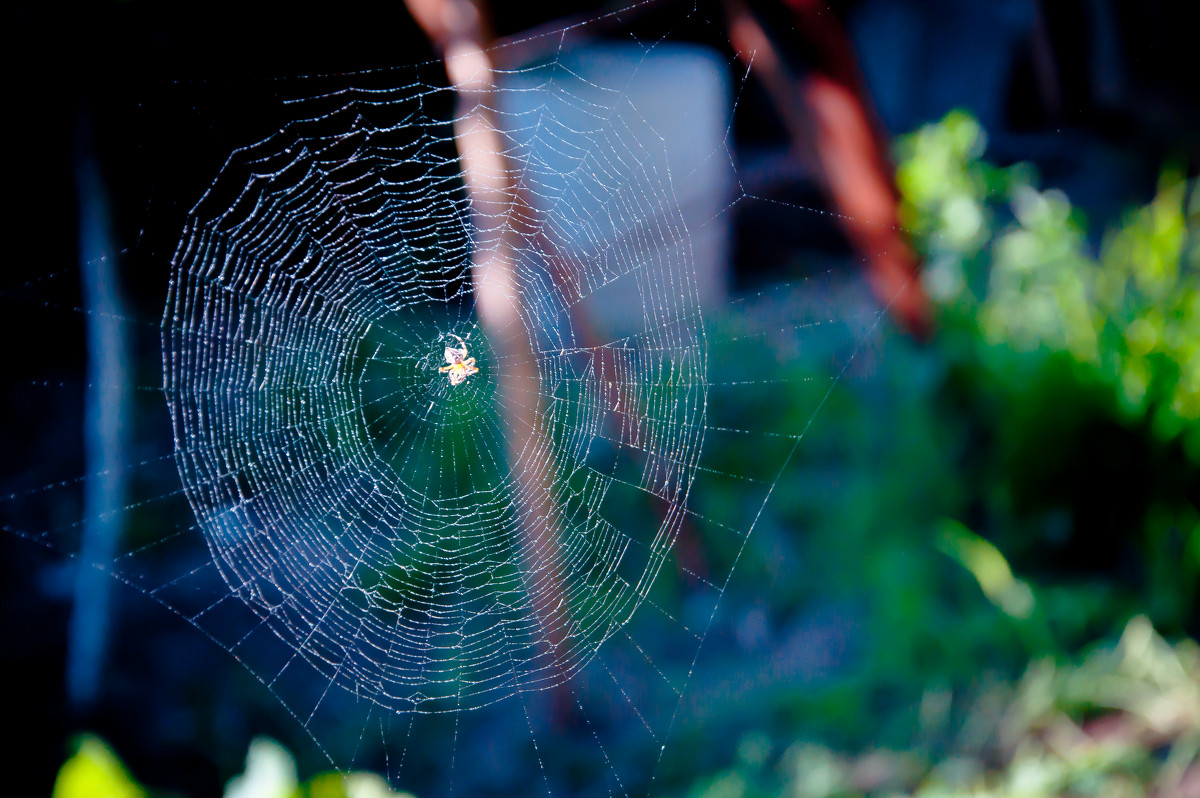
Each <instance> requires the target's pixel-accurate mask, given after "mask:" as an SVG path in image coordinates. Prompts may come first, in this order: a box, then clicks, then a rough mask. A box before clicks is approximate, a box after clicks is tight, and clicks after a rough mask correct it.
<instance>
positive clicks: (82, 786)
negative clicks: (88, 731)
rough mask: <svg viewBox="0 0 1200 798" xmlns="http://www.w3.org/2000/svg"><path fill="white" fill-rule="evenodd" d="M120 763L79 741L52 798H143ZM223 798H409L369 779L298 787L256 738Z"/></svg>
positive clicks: (350, 777) (290, 770) (101, 747)
mask: <svg viewBox="0 0 1200 798" xmlns="http://www.w3.org/2000/svg"><path fill="white" fill-rule="evenodd" d="M146 795H147V791H146V790H145V789H144V788H142V787H141V786H140V785H138V783H137V782H136V781H134V780H133V777H132V776H130V775H129V773H128V772H127V771H126V770H125V766H124V765H123V764H121V760H120V759H119V758H118V757H117V755H116V754H115V753H113V751H112V749H111V748H110V747H109V746H108V744H107V743H105V742H104V741H103V740H101V739H100V738H98V737H96V736H94V735H85V736H83V737H82V738H80V741H79V743H78V745H77V748H76V751H75V753H74V754H72V756H71V757H70V758H69V759H67V761H66V762H64V763H63V766H62V768H60V769H59V772H58V778H57V780H56V781H55V783H54V793H53V798H100V797H101V796H102V797H103V798H146ZM224 798H412V796H411V795H409V794H408V793H399V792H394V791H393V790H392V789H391V788H390V787H389V786H388V783H387V781H385V780H384V778H383V777H382V776H379V775H377V774H375V773H360V772H351V773H338V772H333V771H330V772H326V773H318V774H317V775H315V776H313V777H312V778H311V779H309V780H308V781H306V782H304V783H301V782H300V779H299V777H298V776H297V774H296V760H295V758H294V757H293V756H292V754H291V752H289V751H288V750H287V749H286V748H284V747H283V746H282V745H280V744H279V743H277V742H275V741H274V740H271V739H268V738H266V737H257V738H255V739H254V740H252V741H251V742H250V748H249V750H248V751H247V753H246V769H245V771H243V772H242V773H241V774H239V775H237V776H234V777H233V778H232V779H230V780H229V783H228V784H226V786H225V794H224Z"/></svg>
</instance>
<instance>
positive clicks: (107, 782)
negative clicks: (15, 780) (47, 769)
mask: <svg viewBox="0 0 1200 798" xmlns="http://www.w3.org/2000/svg"><path fill="white" fill-rule="evenodd" d="M51 795H52V796H53V798H95V797H96V796H101V795H102V796H105V798H145V795H146V792H145V791H144V790H143V789H142V788H141V787H140V786H138V784H137V782H135V781H134V780H133V778H132V777H131V776H130V775H129V772H128V771H127V770H126V769H125V766H124V765H123V764H122V763H121V760H120V759H118V758H117V755H116V754H115V753H113V751H112V749H111V748H109V747H108V744H107V743H105V742H104V741H103V740H101V739H100V738H98V737H95V736H92V735H84V736H83V737H81V738H79V740H77V741H76V743H75V751H74V753H73V754H71V756H70V757H69V758H68V759H67V761H66V762H64V763H63V766H62V768H61V769H60V770H59V771H58V778H57V779H55V781H54V791H53V792H52V793H51Z"/></svg>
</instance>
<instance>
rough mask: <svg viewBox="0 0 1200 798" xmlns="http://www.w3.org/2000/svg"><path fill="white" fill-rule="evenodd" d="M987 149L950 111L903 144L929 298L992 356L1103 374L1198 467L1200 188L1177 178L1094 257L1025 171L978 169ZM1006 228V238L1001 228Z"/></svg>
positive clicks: (1131, 408) (976, 131) (970, 124)
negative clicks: (1046, 357)
mask: <svg viewBox="0 0 1200 798" xmlns="http://www.w3.org/2000/svg"><path fill="white" fill-rule="evenodd" d="M986 144H987V136H986V134H985V133H984V131H983V130H982V129H981V128H980V127H979V125H978V123H977V122H975V120H974V119H972V118H971V117H970V116H969V115H967V114H965V113H963V112H953V113H951V114H949V115H948V116H947V117H946V118H945V119H943V120H942V121H941V122H939V123H937V124H935V125H928V126H926V127H924V128H922V129H920V130H918V131H917V132H915V133H913V134H911V135H910V136H907V137H905V138H903V139H901V140H900V142H899V143H898V145H897V151H898V154H899V156H900V166H899V168H898V170H897V182H898V184H899V186H900V189H901V192H902V194H903V196H904V210H903V218H904V219H905V222H906V224H908V225H909V226H910V228H911V229H912V230H913V231H914V232H915V233H916V234H917V236H918V239H919V244H920V245H921V246H922V248H923V249H925V250H926V252H927V253H928V255H929V256H930V264H929V268H928V270H927V274H926V282H927V287H928V289H929V290H930V293H931V294H932V295H933V296H934V297H935V298H937V299H938V300H939V301H940V302H941V303H942V305H943V306H944V308H945V309H947V310H948V311H950V312H951V313H955V314H957V315H959V316H965V317H968V318H973V319H977V322H978V325H979V329H980V330H981V331H982V333H983V334H984V337H985V339H986V340H987V341H988V342H989V343H990V344H992V345H995V346H1001V347H1005V348H1010V349H1012V350H1015V351H1018V352H1027V351H1030V350H1037V349H1041V350H1043V351H1044V352H1062V353H1066V354H1069V355H1071V356H1072V357H1073V358H1074V359H1076V360H1077V361H1078V362H1080V363H1084V364H1087V365H1089V366H1091V367H1093V368H1095V370H1096V372H1097V374H1098V375H1100V376H1102V377H1103V378H1104V379H1105V380H1108V381H1110V382H1111V383H1112V384H1113V385H1114V386H1115V387H1116V388H1117V389H1118V390H1119V395H1120V398H1121V400H1122V403H1123V408H1124V409H1125V410H1126V411H1127V412H1128V413H1129V414H1130V415H1131V416H1140V415H1143V414H1144V415H1149V416H1150V417H1152V419H1153V422H1154V430H1155V432H1156V433H1157V434H1159V435H1160V436H1161V437H1162V438H1164V439H1170V438H1173V437H1176V436H1182V437H1183V439H1184V441H1185V443H1186V445H1187V446H1188V451H1189V454H1190V456H1191V457H1192V458H1193V459H1194V460H1200V423H1198V422H1200V184H1194V185H1193V186H1192V187H1191V189H1190V192H1189V187H1188V184H1187V182H1186V181H1185V180H1184V178H1183V175H1182V174H1181V173H1180V172H1179V171H1177V170H1175V169H1170V168H1168V169H1167V170H1165V171H1164V172H1163V173H1162V176H1161V178H1160V181H1159V186H1158V194H1157V196H1156V197H1155V198H1154V199H1153V200H1152V201H1151V202H1150V204H1148V205H1147V206H1145V207H1142V208H1139V209H1136V210H1135V211H1133V212H1132V213H1131V214H1130V215H1129V217H1128V218H1127V219H1126V220H1125V221H1124V222H1123V223H1122V224H1120V225H1119V226H1117V227H1116V228H1114V229H1112V230H1110V231H1108V233H1107V234H1106V235H1105V236H1104V239H1103V244H1102V246H1101V247H1100V252H1099V255H1098V256H1095V255H1092V254H1090V253H1089V245H1088V240H1087V230H1086V224H1085V220H1084V218H1083V216H1082V214H1081V213H1080V212H1079V211H1078V210H1077V209H1075V208H1073V207H1072V205H1071V202H1070V200H1069V199H1068V197H1067V196H1066V194H1064V193H1063V192H1061V191H1059V190H1057V189H1049V190H1045V191H1040V190H1038V188H1037V187H1036V185H1035V180H1036V176H1035V174H1034V171H1033V169H1032V168H1030V167H1029V165H1027V164H1018V165H1016V166H1013V167H1010V168H1007V169H999V168H996V167H993V166H991V165H990V164H988V163H987V162H985V161H983V160H982V155H983V152H984V150H985V148H986ZM997 224H1000V225H1003V226H1002V227H1001V229H999V230H993V229H992V228H993V227H994V226H996V225H997Z"/></svg>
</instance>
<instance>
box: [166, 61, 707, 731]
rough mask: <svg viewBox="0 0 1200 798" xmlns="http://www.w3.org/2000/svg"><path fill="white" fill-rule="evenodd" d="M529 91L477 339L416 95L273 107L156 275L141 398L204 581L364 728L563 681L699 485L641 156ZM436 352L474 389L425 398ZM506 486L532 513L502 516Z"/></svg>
mask: <svg viewBox="0 0 1200 798" xmlns="http://www.w3.org/2000/svg"><path fill="white" fill-rule="evenodd" d="M544 77H545V76H544V75H543V74H542V73H539V72H537V71H536V70H531V71H527V72H523V73H514V74H513V75H512V76H510V84H511V87H510V88H508V89H503V88H502V89H500V90H499V91H498V92H497V95H496V96H497V97H498V103H497V105H498V106H499V107H498V108H496V109H491V110H493V111H494V112H495V113H494V116H493V118H495V119H497V120H498V127H499V128H500V134H501V135H502V137H503V141H504V142H505V143H506V151H505V153H504V154H505V156H506V158H507V161H508V163H509V164H511V165H512V167H511V168H514V169H516V170H519V177H518V182H519V186H520V188H521V190H522V191H524V192H527V195H528V196H530V197H532V203H531V205H532V208H533V211H534V212H533V213H532V214H531V215H532V217H533V218H522V219H516V220H514V219H509V218H505V219H501V220H499V222H500V223H501V224H503V225H516V227H514V228H513V232H514V234H515V236H516V238H517V241H518V244H517V246H516V247H514V248H513V250H512V252H505V253H502V254H501V257H504V258H506V259H507V260H506V262H505V263H504V267H505V268H506V269H507V270H508V271H510V272H511V274H512V275H514V276H515V280H514V282H515V285H514V286H513V287H512V288H511V289H510V290H511V291H512V294H511V295H510V296H509V297H508V300H509V301H510V302H512V304H513V306H514V307H516V308H517V309H518V316H517V319H516V321H515V322H513V323H511V324H507V325H505V326H504V327H502V328H499V329H486V328H485V326H484V325H483V324H481V323H480V320H479V318H478V314H477V313H476V305H477V302H478V295H477V292H478V291H479V290H494V289H491V288H481V284H485V283H483V281H486V279H487V275H486V274H483V275H482V281H481V279H480V275H476V279H475V280H474V281H473V280H472V274H471V270H472V268H473V266H472V264H473V262H476V261H478V260H479V258H478V255H479V253H478V252H477V251H476V248H477V247H478V246H479V243H478V242H479V240H480V236H479V235H478V234H477V225H478V224H479V223H480V222H481V221H484V222H486V223H488V224H492V225H494V224H495V223H496V222H497V220H496V219H481V211H480V209H478V208H473V207H472V203H471V200H470V199H469V196H468V194H467V192H466V191H465V189H464V187H463V185H462V179H461V177H460V172H461V166H462V165H461V163H460V160H459V156H458V154H457V151H456V149H455V141H454V120H452V119H451V120H442V121H438V120H437V119H434V118H431V117H430V116H428V115H427V114H426V112H425V110H424V104H425V101H426V100H427V99H428V98H429V96H430V95H433V94H436V93H438V92H442V91H445V90H444V89H438V88H436V87H432V86H429V85H426V84H423V83H417V84H412V85H406V86H404V87H401V88H399V89H361V88H346V89H342V90H338V91H334V92H330V93H327V94H324V95H322V96H318V97H314V98H308V99H305V100H301V101H297V102H296V103H295V104H294V106H293V108H294V111H295V116H294V121H292V122H289V123H288V124H286V125H285V126H284V127H283V128H282V129H280V130H279V132H277V133H276V134H274V135H272V136H270V137H268V138H267V139H265V140H263V141H261V142H259V143H257V144H255V145H253V146H250V147H247V148H245V149H242V150H239V151H237V152H235V153H234V154H233V156H232V157H231V158H230V159H229V161H228V162H227V163H226V165H225V167H224V168H223V169H222V171H221V173H220V175H219V176H218V177H217V179H216V181H215V182H214V184H213V186H212V187H211V188H210V190H209V191H208V192H207V194H206V195H205V196H204V198H203V199H202V200H201V202H200V203H199V204H198V205H197V206H196V207H195V208H194V209H193V211H192V213H191V214H190V216H189V219H188V222H187V226H186V229H185V231H184V234H183V236H182V240H181V241H180V244H179V247H178V250H177V252H176V254H175V257H174V258H173V260H172V277H171V283H170V290H169V295H168V298H167V304H166V308H165V312H164V317H163V324H162V344H163V369H164V388H165V393H166V397H167V401H168V405H169V408H170V415H171V421H172V425H173V429H174V435H175V446H176V462H177V465H178V469H179V475H180V478H181V480H182V484H183V489H184V491H185V493H186V495H187V498H188V501H189V502H190V504H191V506H192V508H193V511H194V512H195V515H196V517H197V519H198V520H199V522H200V526H201V529H202V530H203V533H204V536H205V539H206V542H207V544H208V546H209V549H210V552H211V555H212V558H213V562H214V563H215V564H216V566H217V568H218V570H219V572H220V574H221V576H222V578H223V579H224V580H225V581H226V583H227V584H228V586H229V588H230V590H231V591H232V592H233V593H234V594H235V595H236V596H237V597H238V598H239V599H241V600H242V601H243V602H245V604H246V605H247V606H248V607H250V608H251V609H252V610H253V611H254V613H255V614H256V615H258V616H259V617H260V618H261V619H263V622H264V623H265V624H266V625H267V626H269V628H270V629H271V630H272V631H273V633H274V634H275V635H277V636H278V637H279V639H280V640H282V641H283V642H284V643H285V644H286V645H287V646H289V647H291V648H292V649H293V650H294V651H295V652H296V653H297V654H298V655H299V656H300V657H302V658H303V659H304V660H306V661H307V662H308V663H309V664H310V665H311V666H312V667H313V668H314V669H315V670H316V671H317V672H318V673H319V674H321V676H322V677H323V678H325V679H327V680H329V681H330V683H332V684H336V685H338V686H340V687H343V688H345V689H347V690H350V691H351V692H353V693H354V694H356V695H358V696H361V697H366V698H368V699H369V700H371V701H374V702H376V703H378V704H379V705H380V706H381V707H383V708H386V709H388V710H397V711H409V710H415V711H421V712H443V711H457V710H460V709H468V708H473V707H479V706H482V705H485V704H489V703H491V702H495V701H497V700H500V699H503V698H506V697H509V696H512V695H513V694H515V693H519V692H523V691H529V690H537V689H542V688H546V687H551V686H554V685H556V684H559V683H561V682H562V681H563V680H566V679H569V678H570V677H571V676H572V674H573V673H575V672H577V671H578V670H579V669H580V668H581V667H583V666H585V665H586V664H587V663H588V661H589V660H590V659H591V657H593V656H594V655H595V653H596V651H597V650H598V649H599V648H600V646H601V645H602V644H603V643H604V641H605V640H606V639H607V638H609V637H610V636H611V635H613V634H614V633H615V632H616V631H617V630H619V629H620V628H621V627H622V625H623V624H625V623H626V622H627V621H628V619H629V618H630V617H631V616H632V614H633V613H634V611H635V610H636V609H637V608H638V606H639V604H640V603H641V601H642V600H643V599H644V598H645V597H646V595H647V593H648V591H649V590H650V588H651V585H652V584H653V582H654V580H655V577H656V575H657V573H658V571H659V569H660V568H661V567H662V564H663V562H664V561H665V560H666V558H667V556H668V554H669V552H670V549H671V546H672V544H673V541H674V539H675V537H676V535H677V533H678V530H679V526H680V523H681V520H682V518H683V515H684V514H683V512H682V508H683V506H684V503H685V501H686V497H687V494H688V490H689V487H690V486H691V484H692V481H693V479H694V475H695V470H696V467H697V463H698V459H699V455H700V449H701V443H702V433H703V430H704V417H705V407H706V383H705V379H706V354H707V353H706V346H705V341H704V337H703V326H702V323H701V317H700V306H699V300H698V295H697V290H696V286H695V283H694V278H693V276H692V268H691V260H690V259H691V253H690V249H689V242H688V237H687V234H686V230H685V226H684V224H683V220H682V216H681V213H680V209H679V203H678V200H677V199H676V197H675V194H674V191H673V189H672V183H671V178H670V175H669V173H666V172H664V171H663V170H662V169H661V167H660V166H659V164H661V163H663V162H664V159H663V157H662V153H661V152H655V151H654V149H655V147H656V146H657V147H659V148H661V139H660V138H659V137H657V136H656V135H654V132H653V130H651V129H649V128H648V125H647V123H646V122H645V120H644V117H643V115H642V114H641V113H639V112H637V110H636V109H635V108H633V107H632V106H631V105H630V104H629V102H628V100H627V98H626V96H625V95H624V94H623V93H622V92H620V91H618V90H612V91H605V90H601V91H596V90H592V91H589V92H587V93H586V95H584V94H583V93H582V92H580V91H576V90H574V89H576V88H578V87H577V86H575V85H573V84H578V83H582V82H585V81H584V80H583V78H581V77H578V76H575V75H573V74H571V73H570V72H569V70H564V69H562V68H560V69H558V70H556V74H555V75H554V78H553V81H552V82H550V81H545V82H544V83H543V82H539V81H541V80H542V79H543V78H544ZM588 86H589V87H591V88H593V89H595V88H598V87H594V86H592V84H588ZM522 93H524V94H531V93H537V100H538V101H537V103H536V104H534V105H530V104H529V103H521V102H519V100H520V99H522V97H521V95H522ZM507 94H512V95H513V99H514V100H516V101H512V102H510V101H509V100H510V98H509V96H507ZM580 96H586V97H588V101H587V102H586V103H584V102H581V101H580V100H579V97H580ZM597 98H600V99H599V101H598V100H597ZM469 111H470V109H467V110H466V111H462V113H467V112H469ZM547 148H551V149H553V150H555V151H557V152H560V153H563V154H565V157H566V158H567V159H568V160H569V161H570V165H569V166H568V167H566V168H563V166H562V165H561V164H559V165H556V166H554V167H553V168H550V167H548V166H547V165H546V164H545V163H544V162H543V161H541V160H540V159H539V156H538V153H540V152H545V151H546V149H547ZM563 253H569V255H564V254H563ZM476 268H478V267H476ZM621 291H625V292H627V293H626V296H629V295H632V296H636V297H637V300H638V305H637V306H636V308H635V309H636V310H637V312H636V313H635V314H633V315H634V317H635V318H634V321H633V323H632V324H631V325H630V324H626V329H623V330H621V332H620V335H619V337H611V338H609V339H608V340H601V341H596V340H585V338H586V336H583V335H581V334H580V330H579V328H578V325H577V324H576V323H575V320H576V319H578V318H579V316H580V314H585V313H587V312H588V311H589V308H591V307H593V306H594V305H596V304H598V303H601V302H610V301H611V298H612V297H613V296H617V295H619V292H621ZM511 337H523V338H524V339H526V340H527V341H528V342H529V344H530V347H531V350H532V352H533V363H532V365H533V367H534V370H535V374H536V378H535V379H532V380H525V381H522V382H519V384H518V390H514V391H509V392H507V393H506V392H504V391H502V390H500V387H499V386H500V381H501V380H502V379H503V378H504V377H505V372H506V370H510V369H520V368H521V367H522V366H523V365H529V364H523V363H519V362H515V361H516V358H517V357H518V356H514V355H511V354H505V352H506V351H508V349H509V348H506V347H503V346H496V345H495V343H496V342H503V341H505V340H506V339H508V338H511ZM590 337H591V338H594V337H595V336H590ZM460 341H461V343H462V345H463V346H465V347H466V348H467V349H468V351H469V356H470V357H474V358H475V361H476V366H477V368H478V369H479V371H478V373H476V374H473V375H471V376H469V377H467V378H466V379H465V380H463V381H461V382H460V383H459V384H452V383H451V382H450V380H449V379H448V378H447V375H446V374H445V373H442V372H440V371H439V367H440V366H443V365H445V364H446V360H445V359H444V352H445V350H446V348H447V347H456V346H459V342H460ZM522 409H526V410H528V409H532V410H534V412H533V413H532V417H533V418H534V419H535V421H534V422H533V423H534V424H535V425H536V426H537V427H538V429H536V430H532V431H531V430H527V429H518V428H517V427H518V425H520V424H522V423H524V419H526V418H528V417H530V414H529V413H522V412H520V411H521V410H522ZM531 432H535V433H536V434H535V435H531ZM514 442H515V443H514ZM530 470H539V471H544V472H546V473H545V474H544V479H545V482H546V483H547V484H548V485H549V486H550V487H549V494H550V496H549V500H550V502H551V503H552V504H553V506H554V508H555V509H554V512H553V513H547V512H544V511H543V510H544V508H528V507H523V506H522V504H523V502H527V501H529V496H528V493H527V492H526V491H523V490H522V488H521V481H522V476H523V472H528V471H530ZM631 494H642V495H643V497H645V496H650V497H653V498H654V499H656V500H657V501H660V502H663V503H665V505H666V507H667V508H668V509H667V510H666V511H665V512H663V513H662V514H661V523H659V524H658V525H657V527H650V528H639V527H638V526H636V525H628V524H627V525H622V524H620V523H618V522H615V521H614V520H613V518H614V515H613V514H612V513H610V512H609V511H610V509H611V508H612V507H613V505H614V503H617V504H619V503H621V502H623V501H628V500H629V497H630V495H631ZM617 517H619V515H618V516H617Z"/></svg>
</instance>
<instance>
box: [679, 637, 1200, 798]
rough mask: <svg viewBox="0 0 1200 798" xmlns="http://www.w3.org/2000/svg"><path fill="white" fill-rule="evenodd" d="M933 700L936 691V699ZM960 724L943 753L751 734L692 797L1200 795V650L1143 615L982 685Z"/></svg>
mask: <svg viewBox="0 0 1200 798" xmlns="http://www.w3.org/2000/svg"><path fill="white" fill-rule="evenodd" d="M929 700H930V701H931V702H935V703H936V698H930V699H929ZM969 702H970V703H969V707H968V709H967V711H966V713H965V717H964V721H963V723H962V724H961V729H960V731H959V733H958V734H957V735H956V736H955V738H954V739H953V741H952V742H951V743H950V744H949V745H947V746H945V747H944V748H941V749H939V750H931V749H929V748H927V747H920V746H918V747H914V748H913V749H910V750H905V751H898V750H886V749H877V750H874V751H869V752H866V753H859V754H855V755H847V754H842V753H839V752H837V751H835V750H834V749H832V748H831V747H829V746H828V745H826V744H823V743H819V742H813V741H800V742H795V743H792V744H790V745H788V746H787V747H786V748H784V749H783V750H782V751H781V752H777V753H775V752H772V745H771V740H770V739H769V738H768V737H766V736H765V735H763V734H762V733H752V734H748V735H747V736H746V737H744V738H743V739H742V742H741V743H740V744H739V746H738V760H737V762H736V764H735V765H734V766H733V767H731V768H730V769H729V770H727V771H724V772H722V773H718V774H716V775H713V776H710V777H708V778H707V779H705V780H703V781H701V782H700V783H698V784H697V785H696V786H695V787H694V789H693V790H692V791H691V793H690V797H689V798H750V797H751V796H767V795H772V796H779V795H787V796H796V797H797V798H829V797H831V796H843V797H849V796H861V795H878V794H885V795H886V794H893V795H900V794H907V795H914V796H917V797H918V798H942V797H943V796H944V797H945V798H956V797H959V796H961V797H962V798H966V797H967V796H993V797H994V798H1008V797H1009V796H1011V797H1012V798H1016V796H1023V797H1024V798H1042V797H1043V796H1044V797H1045V798H1052V797H1053V796H1059V795H1064V794H1070V795H1122V796H1145V795H1160V796H1168V795H1179V796H1185V795H1192V794H1195V793H1194V791H1195V790H1197V789H1200V761H1198V757H1200V647H1197V645H1196V644H1195V643H1194V642H1192V641H1185V642H1182V643H1178V644H1176V645H1174V646H1172V645H1169V644H1168V643H1167V642H1166V641H1164V640H1163V639H1162V638H1161V637H1159V636H1158V635H1157V634H1156V633H1155V632H1154V629H1153V628H1152V627H1151V625H1150V622H1149V621H1148V620H1147V619H1146V618H1144V617H1137V618H1134V619H1133V620H1132V621H1131V622H1130V623H1129V624H1128V625H1127V626H1126V628H1125V631H1124V633H1123V634H1122V636H1121V639H1120V641H1119V642H1118V643H1117V645H1116V646H1102V647H1098V648H1095V649H1093V650H1092V651H1091V652H1090V653H1089V654H1087V655H1086V656H1084V657H1082V658H1081V660H1079V661H1076V662H1074V663H1069V664H1058V663H1056V662H1055V661H1054V660H1053V659H1051V658H1043V659H1039V660H1035V661H1034V662H1032V663H1031V664H1030V665H1029V668H1028V669H1027V670H1026V672H1025V675H1024V676H1023V677H1022V678H1021V679H1019V680H1018V681H1016V682H1015V683H1012V684H1009V683H1006V682H1000V683H993V684H989V685H984V686H981V687H980V688H979V689H977V690H976V691H974V694H973V695H971V696H970V698H969Z"/></svg>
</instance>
